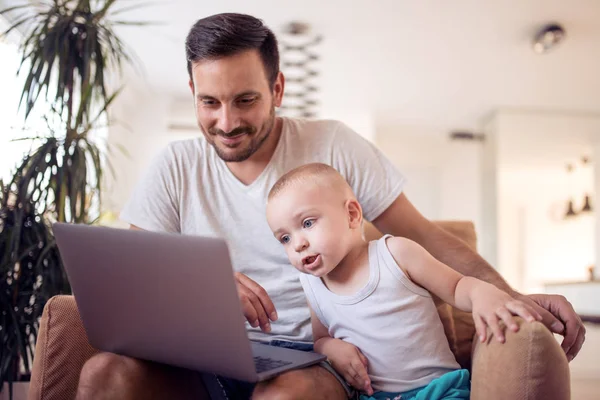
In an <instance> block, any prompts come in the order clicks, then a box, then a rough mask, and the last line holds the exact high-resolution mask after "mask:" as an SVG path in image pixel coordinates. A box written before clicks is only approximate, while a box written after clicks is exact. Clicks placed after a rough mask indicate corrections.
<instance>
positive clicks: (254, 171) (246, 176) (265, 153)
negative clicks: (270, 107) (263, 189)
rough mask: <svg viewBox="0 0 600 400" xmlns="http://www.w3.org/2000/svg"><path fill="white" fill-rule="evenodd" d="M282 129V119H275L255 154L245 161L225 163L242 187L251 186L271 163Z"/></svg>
mask: <svg viewBox="0 0 600 400" xmlns="http://www.w3.org/2000/svg"><path fill="white" fill-rule="evenodd" d="M282 127H283V121H282V119H281V118H275V123H274V125H273V130H272V131H271V133H270V134H269V137H268V138H267V140H265V142H264V143H263V144H262V146H260V148H259V149H258V150H257V151H256V153H254V154H252V156H250V158H248V159H247V160H244V161H241V162H228V163H226V165H227V168H229V170H230V171H231V173H232V174H233V176H235V177H236V178H237V179H238V180H239V181H240V182H242V183H243V184H244V185H250V184H252V182H254V181H255V180H256V178H258V177H259V176H260V174H261V173H262V172H263V171H264V170H265V168H266V167H267V165H268V164H269V161H271V158H272V157H273V154H274V153H275V149H276V148H277V143H279V138H280V137H281V130H282Z"/></svg>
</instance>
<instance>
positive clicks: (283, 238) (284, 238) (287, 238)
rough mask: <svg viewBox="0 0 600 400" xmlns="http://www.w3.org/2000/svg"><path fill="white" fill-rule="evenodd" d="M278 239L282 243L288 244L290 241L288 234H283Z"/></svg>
mask: <svg viewBox="0 0 600 400" xmlns="http://www.w3.org/2000/svg"><path fill="white" fill-rule="evenodd" d="M279 241H280V242H281V243H282V244H288V243H289V242H290V236H289V235H283V236H282V237H281V239H279Z"/></svg>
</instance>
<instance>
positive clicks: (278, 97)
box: [273, 72, 285, 107]
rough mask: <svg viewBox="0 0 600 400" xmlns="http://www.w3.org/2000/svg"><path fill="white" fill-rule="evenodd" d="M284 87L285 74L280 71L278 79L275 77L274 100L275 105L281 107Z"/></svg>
mask: <svg viewBox="0 0 600 400" xmlns="http://www.w3.org/2000/svg"><path fill="white" fill-rule="evenodd" d="M284 88H285V77H284V76H283V73H281V72H279V73H278V74H277V79H275V83H274V84H273V101H274V103H275V104H274V105H275V107H281V103H282V101H283V92H284Z"/></svg>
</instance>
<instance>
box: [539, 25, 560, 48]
mask: <svg viewBox="0 0 600 400" xmlns="http://www.w3.org/2000/svg"><path fill="white" fill-rule="evenodd" d="M564 38H565V30H564V29H563V27H562V26H560V25H559V24H548V25H545V26H544V27H543V28H542V29H540V30H539V31H538V32H537V33H536V35H535V37H534V39H533V51H535V52H536V53H538V54H543V53H547V52H548V51H549V50H550V49H552V48H553V47H555V46H556V45H558V44H559V43H560V42H561V41H562V40H563V39H564Z"/></svg>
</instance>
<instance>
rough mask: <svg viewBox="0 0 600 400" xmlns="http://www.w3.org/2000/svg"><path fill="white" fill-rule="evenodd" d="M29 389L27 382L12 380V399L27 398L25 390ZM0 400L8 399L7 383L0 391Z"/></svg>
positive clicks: (24, 399) (25, 399)
mask: <svg viewBox="0 0 600 400" xmlns="http://www.w3.org/2000/svg"><path fill="white" fill-rule="evenodd" d="M28 391H29V382H14V383H13V400H27V392H28ZM0 400H9V394H8V383H5V384H4V387H3V388H2V392H0Z"/></svg>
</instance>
